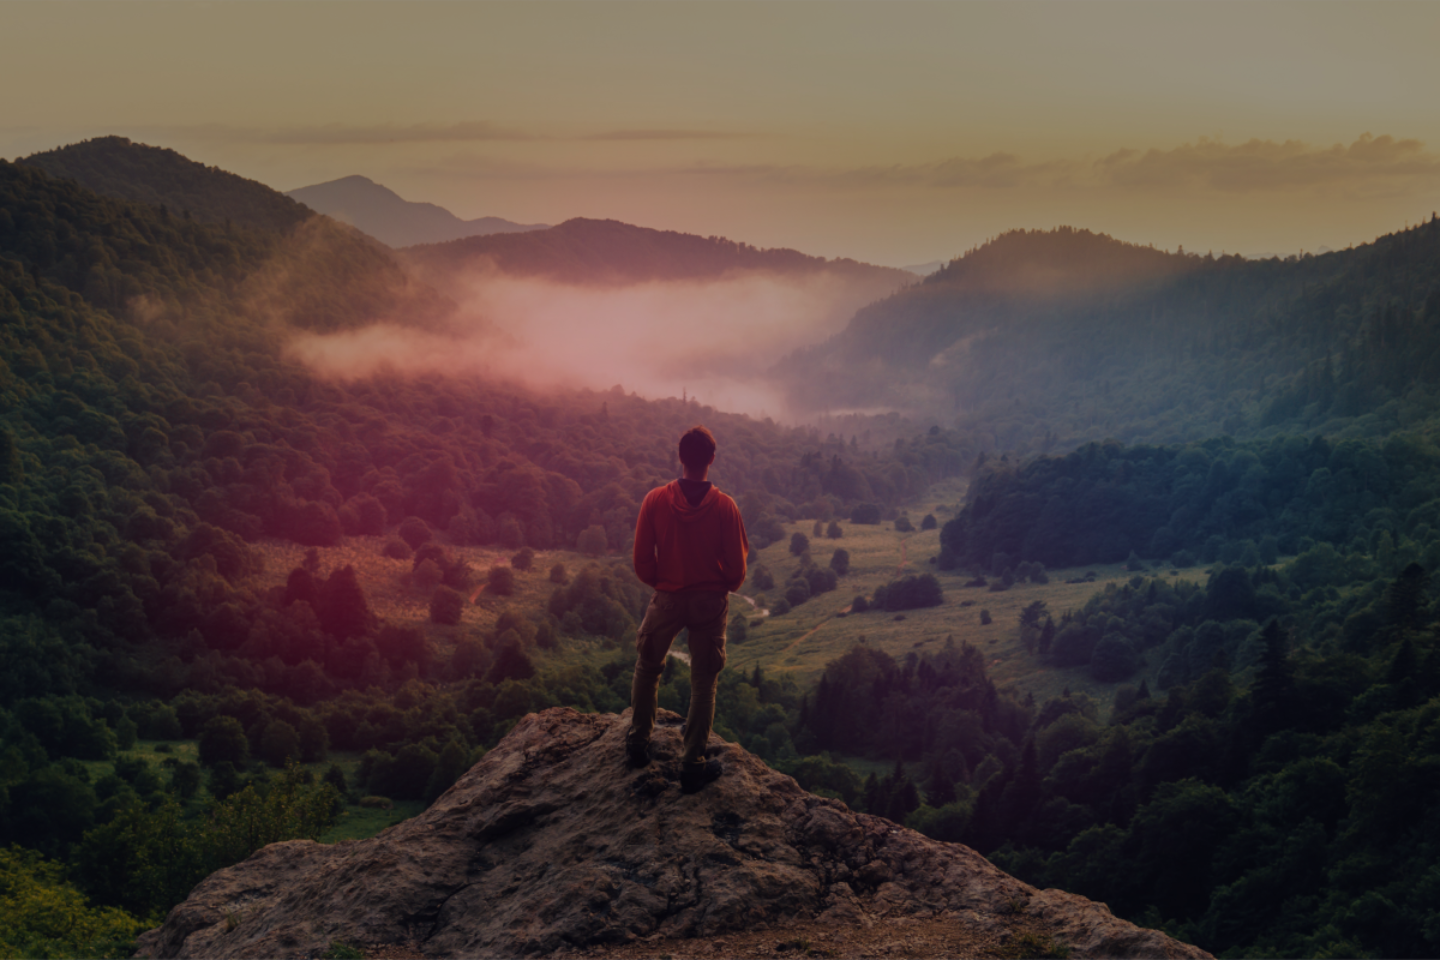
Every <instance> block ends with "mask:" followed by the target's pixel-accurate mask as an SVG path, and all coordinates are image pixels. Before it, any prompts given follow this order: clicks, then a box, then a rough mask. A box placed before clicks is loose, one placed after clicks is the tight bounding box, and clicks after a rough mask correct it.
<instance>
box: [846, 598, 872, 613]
mask: <svg viewBox="0 0 1440 960" xmlns="http://www.w3.org/2000/svg"><path fill="white" fill-rule="evenodd" d="M869 609H870V601H869V600H866V599H865V595H864V594H863V593H862V594H857V595H856V597H855V599H854V600H851V601H850V612H851V613H864V612H865V611H866V610H869Z"/></svg>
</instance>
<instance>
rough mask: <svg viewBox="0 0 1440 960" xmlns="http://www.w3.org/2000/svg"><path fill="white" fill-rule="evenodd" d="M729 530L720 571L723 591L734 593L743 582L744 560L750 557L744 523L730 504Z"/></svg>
mask: <svg viewBox="0 0 1440 960" xmlns="http://www.w3.org/2000/svg"><path fill="white" fill-rule="evenodd" d="M730 524H731V529H730V530H729V531H728V532H727V536H726V537H725V555H724V556H723V557H721V558H720V571H721V574H722V575H723V576H724V577H725V589H727V590H729V591H730V592H731V593H734V592H735V591H736V590H739V589H740V585H741V584H742V583H744V582H745V558H746V557H748V556H749V555H750V541H749V539H748V538H746V536H745V521H744V520H742V519H740V510H739V508H738V507H736V506H735V502H734V501H733V500H732V501H731V502H730Z"/></svg>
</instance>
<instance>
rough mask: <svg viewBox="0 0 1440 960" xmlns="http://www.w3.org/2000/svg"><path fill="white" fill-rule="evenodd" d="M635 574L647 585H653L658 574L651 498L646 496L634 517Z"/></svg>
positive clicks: (633, 556) (658, 567)
mask: <svg viewBox="0 0 1440 960" xmlns="http://www.w3.org/2000/svg"><path fill="white" fill-rule="evenodd" d="M631 563H632V564H633V565H634V567H635V576H637V577H639V578H640V582H641V583H643V584H645V586H647V587H654V586H655V582H656V580H658V579H659V576H660V565H659V563H658V562H657V561H656V560H655V519H654V517H653V516H652V514H651V498H650V497H648V496H647V497H646V498H645V499H644V501H642V502H641V504H640V516H638V517H637V518H636V519H635V550H634V553H633V555H632V556H631Z"/></svg>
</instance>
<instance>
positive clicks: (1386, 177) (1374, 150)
mask: <svg viewBox="0 0 1440 960" xmlns="http://www.w3.org/2000/svg"><path fill="white" fill-rule="evenodd" d="M667 172H669V173H674V174H682V175H696V176H708V177H717V176H727V175H728V176H731V177H734V178H737V179H741V180H757V179H760V180H772V181H776V182H781V183H787V184H791V185H801V184H810V185H815V186H828V187H831V188H838V189H854V190H863V189H873V188H877V187H882V188H883V187H909V188H925V189H936V190H974V189H981V190H1018V189H1037V188H1039V189H1056V188H1066V187H1072V188H1077V189H1089V188H1095V187H1112V188H1118V189H1122V190H1130V189H1156V188H1159V189H1183V190H1196V189H1200V190H1206V189H1208V190H1214V191H1217V192H1223V193H1248V192H1252V191H1269V190H1277V189H1293V190H1304V189H1311V188H1318V187H1326V188H1331V187H1333V188H1341V189H1346V188H1348V189H1351V190H1354V191H1357V192H1361V193H1370V192H1379V191H1385V192H1388V191H1391V190H1394V189H1397V188H1400V187H1403V186H1407V185H1412V184H1419V183H1424V182H1430V181H1434V180H1436V179H1440V156H1437V155H1436V154H1434V153H1431V152H1429V151H1427V150H1426V149H1425V144H1424V143H1422V142H1421V141H1419V140H1415V139H1403V140H1402V139H1397V138H1395V137H1393V136H1390V135H1388V134H1387V135H1383V136H1379V137H1376V136H1373V135H1371V134H1368V133H1366V134H1363V135H1362V136H1360V137H1359V138H1357V139H1356V140H1355V141H1354V142H1353V143H1351V144H1349V145H1345V144H1335V145H1333V146H1329V147H1317V146H1314V145H1312V144H1308V143H1304V142H1301V141H1296V140H1288V141H1285V142H1284V143H1276V142H1274V141H1270V140H1258V139H1252V140H1249V141H1246V142H1245V143H1242V144H1236V145H1230V144H1227V143H1225V142H1223V141H1221V140H1219V139H1214V140H1212V139H1210V138H1207V137H1201V138H1200V139H1199V140H1197V141H1196V142H1194V143H1187V144H1183V145H1181V146H1178V147H1174V148H1172V149H1169V150H1163V149H1159V148H1150V149H1148V150H1143V151H1142V150H1136V149H1132V148H1124V149H1120V150H1117V151H1115V152H1113V153H1111V154H1109V155H1107V156H1105V157H1102V158H1101V159H1099V160H1094V161H1091V160H1088V159H1079V158H1069V159H1066V158H1062V159H1056V160H1047V161H1039V162H1027V161H1025V160H1024V159H1023V158H1021V157H1020V156H1018V155H1017V154H1014V153H1007V152H1001V151H997V152H994V153H990V154H987V155H985V156H981V157H949V158H947V159H944V160H940V161H937V162H933V163H924V164H892V165H889V166H865V167H855V168H851V169H844V168H822V167H813V166H812V167H807V166H800V165H789V166H784V167H776V166H758V165H735V166H726V165H716V164H697V165H694V166H688V167H678V168H671V169H670V170H669V171H667ZM653 173H654V171H652V174H653Z"/></svg>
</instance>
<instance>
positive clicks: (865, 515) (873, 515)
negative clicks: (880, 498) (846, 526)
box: [850, 503, 880, 524]
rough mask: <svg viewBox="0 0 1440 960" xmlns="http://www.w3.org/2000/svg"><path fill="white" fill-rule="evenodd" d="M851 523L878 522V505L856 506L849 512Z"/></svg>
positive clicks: (863, 504) (862, 504)
mask: <svg viewBox="0 0 1440 960" xmlns="http://www.w3.org/2000/svg"><path fill="white" fill-rule="evenodd" d="M850 522H851V523H865V524H873V523H879V522H880V505H879V504H875V503H861V504H857V505H856V507H855V509H854V510H851V511H850Z"/></svg>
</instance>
